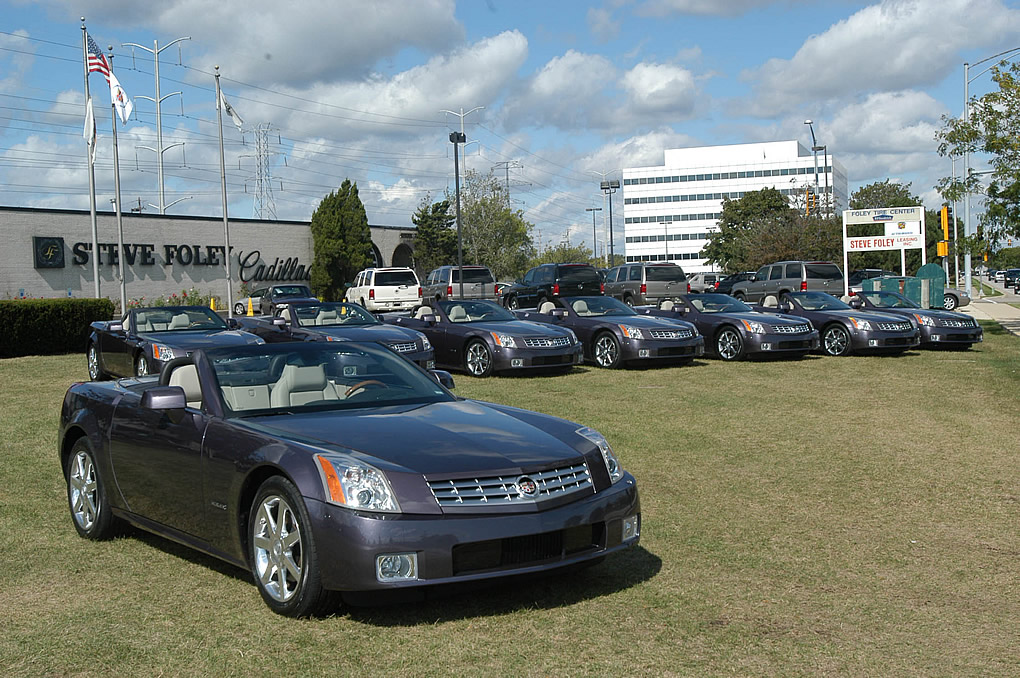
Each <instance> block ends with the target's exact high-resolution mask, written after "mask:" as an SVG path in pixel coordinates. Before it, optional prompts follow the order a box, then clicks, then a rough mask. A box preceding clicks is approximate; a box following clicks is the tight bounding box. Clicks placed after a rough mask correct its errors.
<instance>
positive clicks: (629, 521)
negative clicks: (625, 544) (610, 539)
mask: <svg viewBox="0 0 1020 678" xmlns="http://www.w3.org/2000/svg"><path fill="white" fill-rule="evenodd" d="M640 533H641V515H640V514H637V513H635V514H634V515H632V516H627V517H626V518H624V519H623V541H630V540H631V539H634V538H635V537H637V536H638V535H639V534H640Z"/></svg>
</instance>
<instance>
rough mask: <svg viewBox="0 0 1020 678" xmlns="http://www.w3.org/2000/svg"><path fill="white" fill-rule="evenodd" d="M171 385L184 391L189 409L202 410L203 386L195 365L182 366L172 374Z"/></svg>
mask: <svg viewBox="0 0 1020 678" xmlns="http://www.w3.org/2000/svg"><path fill="white" fill-rule="evenodd" d="M170 385H171V386H180V387H181V388H183V389H184V399H185V400H187V401H188V407H193V408H195V409H196V410H200V409H202V385H201V384H200V383H199V381H198V370H197V369H195V366H194V365H181V366H180V367H178V368H176V369H174V371H173V372H171V373H170Z"/></svg>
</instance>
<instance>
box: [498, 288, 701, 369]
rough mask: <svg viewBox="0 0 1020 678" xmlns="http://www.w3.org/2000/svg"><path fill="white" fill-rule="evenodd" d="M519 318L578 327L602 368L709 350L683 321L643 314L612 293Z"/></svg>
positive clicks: (685, 358) (683, 359)
mask: <svg viewBox="0 0 1020 678" xmlns="http://www.w3.org/2000/svg"><path fill="white" fill-rule="evenodd" d="M515 313H516V315H517V317H519V318H523V319H524V320H535V321H538V322H542V323H549V324H551V325H557V326H560V327H565V328H569V329H571V330H573V331H574V332H575V333H576V334H577V336H578V338H579V339H580V340H581V342H582V343H583V344H584V356H585V358H587V359H588V360H591V361H592V362H594V363H595V364H596V365H598V366H599V367H621V366H622V365H624V364H625V363H628V362H634V361H641V362H647V361H672V362H677V363H689V362H691V361H693V360H694V358H696V357H697V356H700V355H702V354H703V353H704V352H705V338H704V337H702V336H701V334H700V333H699V332H698V328H696V327H695V326H694V325H692V324H691V323H688V322H685V321H683V320H672V319H667V318H656V317H654V316H649V315H642V314H639V313H638V312H637V311H635V310H634V309H633V308H631V307H630V306H628V305H627V304H625V303H623V302H622V301H620V300H618V299H614V298H613V297H564V298H561V299H557V300H556V301H555V302H552V301H546V302H544V303H543V304H542V305H541V306H540V307H539V308H538V310H536V311H515Z"/></svg>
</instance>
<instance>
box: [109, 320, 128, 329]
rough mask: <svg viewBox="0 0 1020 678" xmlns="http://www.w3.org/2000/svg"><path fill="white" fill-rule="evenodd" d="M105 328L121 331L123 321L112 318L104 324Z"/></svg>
mask: <svg viewBox="0 0 1020 678" xmlns="http://www.w3.org/2000/svg"><path fill="white" fill-rule="evenodd" d="M106 329H108V330H110V331H111V332H123V331H124V323H122V322H121V321H119V320H113V321H111V322H110V324H109V325H107V326H106Z"/></svg>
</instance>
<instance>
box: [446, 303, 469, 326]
mask: <svg viewBox="0 0 1020 678" xmlns="http://www.w3.org/2000/svg"><path fill="white" fill-rule="evenodd" d="M467 317H468V314H467V311H465V310H464V307H463V306H461V305H459V304H458V305H457V306H451V307H450V322H454V323H455V322H458V321H462V320H467Z"/></svg>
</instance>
